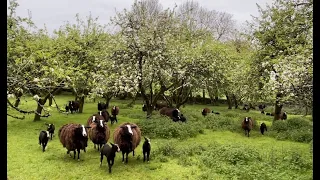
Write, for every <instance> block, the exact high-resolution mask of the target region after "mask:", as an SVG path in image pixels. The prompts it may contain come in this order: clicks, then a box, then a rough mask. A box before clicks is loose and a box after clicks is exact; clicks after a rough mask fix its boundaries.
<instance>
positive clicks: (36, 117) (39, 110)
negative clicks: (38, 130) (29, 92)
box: [33, 99, 46, 121]
mask: <svg viewBox="0 0 320 180" xmlns="http://www.w3.org/2000/svg"><path fill="white" fill-rule="evenodd" d="M45 103H46V100H44V99H39V103H38V105H37V113H35V114H34V119H33V121H40V116H41V112H42V109H43V107H42V106H43V105H44V104H45Z"/></svg>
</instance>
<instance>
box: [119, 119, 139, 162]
mask: <svg viewBox="0 0 320 180" xmlns="http://www.w3.org/2000/svg"><path fill="white" fill-rule="evenodd" d="M113 141H114V143H116V144H118V145H119V147H120V150H121V151H122V162H123V163H124V154H126V163H128V154H129V153H130V152H131V151H132V155H133V156H134V149H135V148H136V147H137V146H138V145H139V144H140V141H141V131H140V128H139V127H138V126H137V125H136V124H134V123H129V122H126V123H123V124H121V125H120V126H119V127H117V128H116V129H115V130H114V133H113Z"/></svg>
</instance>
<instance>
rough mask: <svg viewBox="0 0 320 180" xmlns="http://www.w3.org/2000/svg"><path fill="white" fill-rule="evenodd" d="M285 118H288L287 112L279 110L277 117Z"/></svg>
mask: <svg viewBox="0 0 320 180" xmlns="http://www.w3.org/2000/svg"><path fill="white" fill-rule="evenodd" d="M287 118H288V116H287V112H281V113H280V116H279V119H281V120H286V119H287Z"/></svg>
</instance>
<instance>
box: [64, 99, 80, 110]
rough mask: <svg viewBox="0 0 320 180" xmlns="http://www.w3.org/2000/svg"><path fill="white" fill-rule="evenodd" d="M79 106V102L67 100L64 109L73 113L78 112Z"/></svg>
mask: <svg viewBox="0 0 320 180" xmlns="http://www.w3.org/2000/svg"><path fill="white" fill-rule="evenodd" d="M79 107H80V103H79V102H78V101H69V103H68V105H67V106H66V111H67V112H69V110H70V112H71V113H73V112H78V111H79Z"/></svg>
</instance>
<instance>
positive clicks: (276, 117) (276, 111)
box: [273, 93, 282, 121]
mask: <svg viewBox="0 0 320 180" xmlns="http://www.w3.org/2000/svg"><path fill="white" fill-rule="evenodd" d="M281 97H282V94H281V93H277V95H276V104H275V108H274V119H273V120H274V121H275V120H279V118H280V113H281V109H282V105H281V104H280V98H281Z"/></svg>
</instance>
